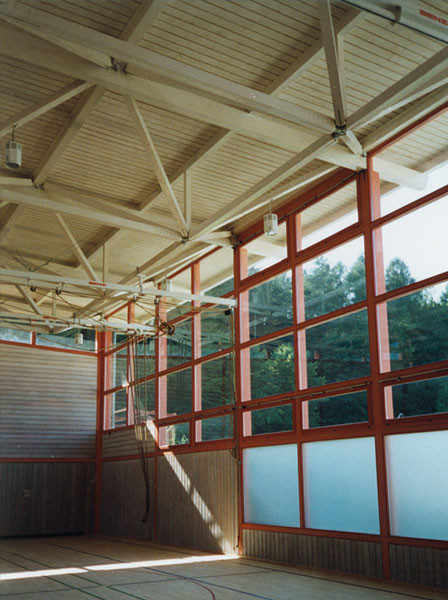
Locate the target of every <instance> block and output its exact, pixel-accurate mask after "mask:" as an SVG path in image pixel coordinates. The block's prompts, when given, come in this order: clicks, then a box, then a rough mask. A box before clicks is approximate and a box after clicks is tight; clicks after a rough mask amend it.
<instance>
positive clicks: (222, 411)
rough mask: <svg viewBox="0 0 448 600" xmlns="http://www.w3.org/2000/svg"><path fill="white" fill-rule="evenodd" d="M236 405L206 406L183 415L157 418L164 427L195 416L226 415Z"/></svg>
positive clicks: (232, 410)
mask: <svg viewBox="0 0 448 600" xmlns="http://www.w3.org/2000/svg"><path fill="white" fill-rule="evenodd" d="M234 410H235V407H234V406H232V405H225V406H223V407H220V408H219V407H213V408H205V409H203V410H199V411H191V412H189V413H185V414H183V415H172V416H170V417H162V418H160V419H157V426H158V427H164V426H166V425H172V424H173V423H184V422H186V421H188V420H189V419H193V418H194V417H198V418H200V419H207V418H212V417H220V416H221V415H226V414H230V413H232V412H234Z"/></svg>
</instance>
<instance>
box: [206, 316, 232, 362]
mask: <svg viewBox="0 0 448 600" xmlns="http://www.w3.org/2000/svg"><path fill="white" fill-rule="evenodd" d="M226 313H227V314H226ZM233 326H234V324H233V313H232V312H230V311H229V310H227V309H222V308H213V309H207V310H206V311H205V312H203V313H202V314H201V356H208V355H209V354H213V353H214V352H219V351H220V350H224V349H225V348H229V347H230V346H231V344H232V339H233V333H232V330H233Z"/></svg>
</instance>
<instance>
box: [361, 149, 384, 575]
mask: <svg viewBox="0 0 448 600" xmlns="http://www.w3.org/2000/svg"><path fill="white" fill-rule="evenodd" d="M367 166H368V168H367V171H364V172H362V173H360V174H359V176H358V206H359V208H360V218H361V223H362V226H363V231H364V244H365V262H366V292H367V316H368V327H369V348H370V365H371V373H372V394H371V396H372V404H371V410H372V421H373V430H374V436H375V450H376V464H377V480H378V507H379V517H380V536H381V550H382V558H383V577H384V578H386V579H390V555H389V543H388V537H389V507H388V499H387V475H386V459H385V449H384V436H383V428H382V425H383V420H384V400H383V396H382V390H381V386H380V381H379V375H380V363H379V353H378V346H379V331H378V321H377V315H376V304H375V247H374V243H373V232H372V215H373V210H372V206H373V205H374V203H375V200H374V196H375V195H376V196H377V195H378V194H379V189H380V188H379V175H378V173H375V172H374V171H373V168H372V160H371V159H368V160H367ZM377 200H378V199H377ZM377 200H376V201H377Z"/></svg>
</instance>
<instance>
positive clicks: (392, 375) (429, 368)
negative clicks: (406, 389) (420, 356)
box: [379, 360, 448, 385]
mask: <svg viewBox="0 0 448 600" xmlns="http://www.w3.org/2000/svg"><path fill="white" fill-rule="evenodd" d="M447 368H448V361H446V360H441V361H438V362H433V363H426V364H424V365H417V366H415V367H406V368H404V369H397V370H396V371H388V372H386V373H380V375H379V381H380V382H382V383H388V382H392V384H391V385H393V384H394V383H399V380H400V379H405V378H406V381H404V382H403V383H406V382H407V381H408V377H409V378H410V377H413V376H414V375H415V376H416V377H417V379H418V378H419V376H420V375H425V374H428V375H429V376H430V375H431V374H434V376H435V374H437V373H441V372H445V371H446V369H447Z"/></svg>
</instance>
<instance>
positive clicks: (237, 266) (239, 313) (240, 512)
mask: <svg viewBox="0 0 448 600" xmlns="http://www.w3.org/2000/svg"><path fill="white" fill-rule="evenodd" d="M243 268H244V273H242V269H243ZM242 275H247V252H246V251H245V250H244V249H243V248H241V247H237V248H235V250H234V261H233V289H234V293H235V298H237V299H238V308H237V310H235V312H234V328H235V336H234V344H235V346H234V356H235V380H236V385H235V388H236V390H235V392H236V397H235V406H236V411H235V418H234V439H235V455H236V459H237V482H238V483H237V485H238V488H237V490H238V498H237V502H238V509H237V519H238V541H237V545H238V554H240V555H242V554H243V553H244V548H243V535H242V524H243V520H244V495H243V485H244V481H243V450H242V446H243V433H244V431H243V411H242V410H241V407H242V405H243V404H242V398H243V385H247V377H246V379H245V380H244V382H243V376H242V360H243V355H242V352H241V338H242V334H243V325H244V323H242V319H245V320H246V323H245V325H246V327H245V331H246V330H248V309H247V305H246V308H245V309H244V310H242V308H241V296H242V294H241V279H242ZM243 294H245V295H246V296H247V295H248V292H243Z"/></svg>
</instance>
